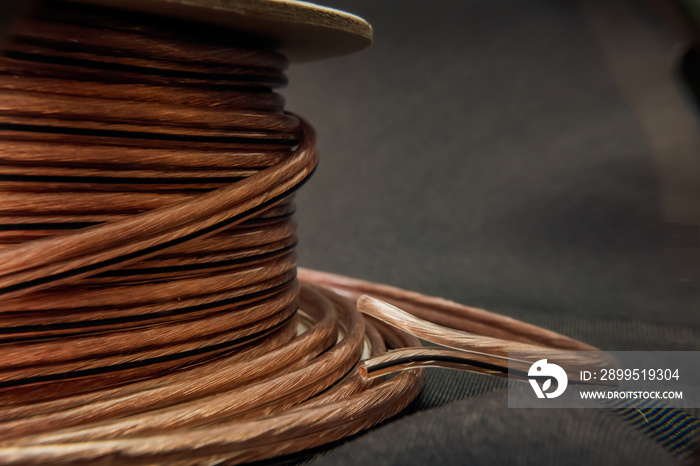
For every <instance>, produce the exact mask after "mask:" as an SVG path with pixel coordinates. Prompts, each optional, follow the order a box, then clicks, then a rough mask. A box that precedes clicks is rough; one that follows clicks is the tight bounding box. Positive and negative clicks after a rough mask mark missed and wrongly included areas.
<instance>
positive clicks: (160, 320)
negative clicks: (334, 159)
mask: <svg viewBox="0 0 700 466" xmlns="http://www.w3.org/2000/svg"><path fill="white" fill-rule="evenodd" d="M274 45H275V44H270V43H267V41H265V40H264V39H261V38H256V37H249V36H244V35H242V34H236V33H231V31H223V30H217V29H216V28H215V27H211V26H197V25H194V24H188V23H179V22H177V21H175V20H172V21H170V20H168V21H165V20H163V19H153V18H150V17H147V16H136V15H134V14H129V15H126V14H124V13H120V12H117V11H111V10H107V9H100V8H96V7H87V6H84V5H78V4H71V3H64V2H46V3H41V4H39V5H38V7H37V8H36V9H35V10H33V11H32V13H31V14H29V15H28V16H27V17H26V18H24V19H23V20H22V21H20V22H18V23H17V24H16V25H15V27H14V29H13V31H12V34H11V35H10V37H9V40H8V41H7V44H6V47H5V50H4V52H3V56H2V58H1V59H0V199H1V201H2V202H0V315H1V317H2V326H1V327H0V354H1V355H2V358H0V397H1V398H0V399H1V400H2V401H1V402H0V462H2V463H3V464H26V463H42V464H43V463H47V462H52V463H68V462H76V461H90V462H105V463H111V462H115V461H116V462H127V461H128V462H130V463H131V462H136V463H154V462H166V463H168V464H179V463H180V462H182V463H183V464H190V463H200V462H209V461H226V462H244V461H252V460H258V459H264V458H269V457H273V456H277V455H281V454H286V453H290V452H295V451H299V450H303V449H306V448H310V447H313V446H316V445H320V444H323V443H327V442H330V441H333V440H337V439H339V438H342V437H344V436H347V435H350V434H353V433H355V432H358V431H359V430H362V429H365V428H368V427H370V426H372V425H374V424H376V423H378V422H380V421H382V420H384V419H386V418H388V417H390V416H392V415H394V414H396V413H398V412H399V411H400V410H402V409H403V408H404V407H405V406H406V405H407V404H408V403H409V402H410V401H411V400H412V399H413V398H414V397H415V396H416V395H417V394H418V392H419V390H420V387H421V382H420V371H412V372H404V373H401V374H398V375H395V376H393V377H391V378H388V379H386V380H379V379H375V380H365V379H363V378H362V377H360V374H359V371H358V367H359V363H360V360H361V359H362V358H363V357H368V356H379V355H381V354H383V353H384V352H385V351H386V345H387V344H388V345H389V346H391V347H411V346H418V341H417V339H416V338H415V337H412V336H409V335H407V334H405V333H403V332H400V331H397V330H393V329H392V328H391V327H389V326H386V325H384V324H382V323H380V322H378V321H375V320H369V319H368V318H363V317H362V316H361V315H360V314H359V313H358V311H357V310H356V308H355V306H354V305H353V304H352V302H351V301H349V300H348V299H346V298H344V297H341V296H340V295H338V294H336V293H334V292H332V291H331V290H330V289H329V288H328V287H327V286H319V285H320V284H322V283H323V282H324V281H327V279H328V277H329V276H323V275H318V274H317V273H316V274H317V275H314V273H315V272H310V271H304V272H303V273H304V274H305V277H306V278H305V280H304V282H305V283H303V284H302V285H300V284H299V282H298V281H297V279H296V259H295V255H294V245H295V243H296V238H295V236H294V230H295V227H294V222H293V220H292V219H291V217H292V214H293V212H294V205H293V203H292V195H293V192H294V191H295V190H296V189H297V188H298V187H299V186H300V185H301V184H302V183H303V182H304V181H305V180H306V179H307V178H308V177H309V176H310V174H311V173H312V172H313V170H314V167H315V165H316V161H317V159H316V153H315V144H314V134H313V130H312V129H311V128H310V126H309V125H308V124H306V123H305V122H304V121H303V120H301V119H299V118H298V117H296V116H294V115H292V114H290V113H288V112H285V111H284V109H283V99H282V98H281V97H280V96H279V95H277V94H275V93H274V92H273V89H274V88H276V87H279V86H281V85H283V84H284V83H285V82H286V78H285V77H284V74H283V69H284V67H285V66H286V60H285V58H284V57H283V56H282V55H280V54H278V53H276V52H274ZM302 278H303V277H302ZM313 283H317V284H319V285H315V284H313ZM336 285H337V283H336ZM345 285H346V286H345V291H347V290H351V289H353V286H352V285H348V283H345ZM340 288H343V287H342V286H341V287H340ZM361 288H362V287H357V288H356V289H355V291H356V292H357V291H358V290H360V289H361ZM399 294H400V293H399ZM395 297H396V296H395ZM409 297H410V296H409ZM409 304H410V303H409ZM414 304H415V303H414ZM414 307H415V306H414ZM420 309H423V311H422V312H423V314H424V315H422V316H423V317H426V318H430V317H435V316H434V315H433V314H437V315H438V322H442V321H440V320H439V319H440V317H439V316H443V317H442V319H443V320H445V319H446V320H447V321H449V322H452V323H454V322H453V321H455V319H457V320H459V319H462V320H469V319H470V318H471V317H470V316H469V315H461V317H460V316H459V313H457V314H454V313H453V314H454V315H451V314H449V313H445V312H443V311H444V310H442V309H436V310H434V311H433V313H432V314H431V313H430V310H429V309H428V308H427V307H425V306H424V307H422V308H421V307H420V306H418V307H416V308H415V309H413V308H412V309H409V310H411V311H412V312H413V311H417V312H418V313H419V315H420V312H421V311H420ZM482 312H485V311H482ZM425 313H428V314H430V315H425ZM486 314H489V313H486ZM486 314H484V315H486ZM449 322H448V323H449ZM460 322H461V320H460ZM442 323H444V322H442ZM519 324H521V325H525V324H522V323H517V322H515V321H507V322H506V320H504V318H500V317H498V316H493V315H492V318H491V320H490V321H489V322H486V323H484V324H478V323H476V324H474V325H476V326H477V327H478V329H477V330H481V331H485V332H486V334H489V333H488V332H492V333H493V332H496V333H498V334H499V335H501V336H503V335H505V336H506V337H509V336H512V334H513V333H517V332H514V331H513V329H514V328H517V327H518V325H519ZM504 325H505V327H507V328H506V329H505V330H504V329H503V328H502V327H504ZM526 327H527V326H526ZM457 328H460V327H459V325H457ZM499 328H500V330H499ZM527 328H528V329H530V327H527ZM471 330H474V329H473V328H472V329H471ZM530 337H531V338H530V340H533V342H536V343H538V344H548V343H551V342H552V341H551V339H552V338H555V334H553V333H552V332H549V333H548V332H546V331H542V332H539V333H538V332H535V333H534V334H532V335H530ZM559 337H560V336H558V337H556V338H559ZM523 338H525V337H523ZM528 338H529V337H528ZM561 338H565V337H561ZM521 339H522V338H521ZM530 340H528V341H530ZM543 340H544V343H543ZM504 341H506V342H507V341H508V340H504ZM562 341H563V340H562ZM566 341H573V340H566ZM573 347H576V348H582V347H585V345H582V344H581V345H578V346H577V345H576V344H573ZM363 353H364V356H363Z"/></svg>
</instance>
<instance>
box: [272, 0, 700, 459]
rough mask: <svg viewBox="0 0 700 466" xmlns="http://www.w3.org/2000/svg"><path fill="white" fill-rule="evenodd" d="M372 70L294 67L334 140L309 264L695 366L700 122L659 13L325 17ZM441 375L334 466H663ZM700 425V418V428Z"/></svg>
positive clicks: (624, 432)
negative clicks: (370, 40) (363, 41)
mask: <svg viewBox="0 0 700 466" xmlns="http://www.w3.org/2000/svg"><path fill="white" fill-rule="evenodd" d="M323 3H324V4H327V5H329V6H334V7H339V8H341V9H346V10H348V11H350V12H353V13H357V14H359V15H361V16H363V17H365V18H366V19H368V20H369V21H370V23H372V24H373V26H374V30H375V41H374V45H373V46H372V48H371V49H369V50H368V51H366V52H363V53H360V54H357V55H354V56H351V57H346V58H341V59H335V60H331V61H327V62H322V63H314V64H309V65H303V66H294V67H292V68H291V69H290V70H289V76H290V86H289V88H288V89H287V90H286V91H285V96H286V97H287V108H289V109H290V110H292V111H294V112H297V113H298V114H300V115H303V116H304V117H305V118H307V119H308V120H309V121H310V122H312V124H313V125H314V126H315V127H316V129H317V131H318V134H319V148H320V152H321V162H320V166H319V168H318V170H317V173H316V174H315V176H314V177H313V179H312V180H311V181H310V182H309V183H308V184H307V185H306V186H305V187H304V189H303V190H301V191H300V193H299V195H298V220H299V224H300V229H299V236H300V246H299V251H300V262H301V264H302V265H304V266H306V267H312V268H318V269H321V270H328V271H331V272H334V273H341V274H346V275H349V276H354V277H358V278H363V279H368V280H373V281H377V282H382V283H388V284H392V285H396V286H400V287H403V288H407V289H412V290H416V291H420V292H423V293H426V294H431V295H437V296H443V297H446V298H449V299H452V300H455V301H458V302H462V303H465V304H470V305H475V306H480V307H484V308H486V309H490V310H494V311H497V312H500V313H503V314H506V315H510V316H513V317H516V318H520V319H523V320H526V321H529V322H533V323H535V324H538V325H543V326H545V327H548V328H551V329H554V330H557V331H560V332H562V333H565V334H568V335H571V336H573V337H576V338H579V339H582V340H584V341H587V342H589V343H592V344H594V345H598V346H600V347H601V348H604V349H609V350H671V349H673V350H698V349H700V312H698V311H699V302H700V299H699V297H700V267H698V259H700V228H699V227H698V226H699V225H700V215H697V213H698V212H700V210H698V206H700V195H699V194H698V188H700V176H696V175H697V174H698V171H697V167H698V166H699V165H698V164H699V163H700V150H698V151H695V149H696V143H697V138H698V134H700V131H698V129H700V128H698V120H697V111H696V110H695V109H694V108H693V107H692V105H693V102H692V99H690V98H687V96H686V94H685V92H686V91H685V89H684V88H683V87H682V82H681V80H680V79H678V77H677V69H676V64H677V62H678V59H679V57H680V53H679V49H678V45H677V39H676V37H675V35H674V34H673V32H672V31H671V30H670V28H669V27H668V25H667V22H665V21H662V20H661V19H660V17H659V15H658V13H657V12H655V10H654V9H653V7H652V6H651V4H649V3H647V2H645V1H643V0H639V1H636V0H613V1H608V0H579V1H560V0H534V1H528V2H515V1H507V0H449V1H447V0H442V1H437V2H426V1H422V0H401V1H376V0H355V1H352V0H328V1H324V2H323ZM502 387H503V382H502V381H500V380H496V379H490V378H488V377H483V376H479V375H472V374H460V373H457V372H450V371H433V372H429V373H427V374H426V386H425V389H424V390H423V393H422V394H421V396H420V397H419V399H418V400H417V401H416V402H415V403H414V404H413V405H412V406H411V407H410V408H409V410H408V411H407V413H405V414H404V415H403V416H402V417H400V418H399V419H396V420H393V421H390V422H388V423H387V424H385V425H384V426H382V427H379V428H377V429H373V430H371V431H370V432H369V433H366V434H363V435H360V436H358V438H356V439H352V440H350V441H348V442H347V443H346V444H343V445H341V446H340V447H338V448H337V449H336V450H334V451H332V452H331V453H330V454H329V455H328V456H326V457H325V458H323V459H322V460H321V463H322V464H426V463H428V464H433V463H440V464H448V463H450V464H451V463H458V464H459V463H461V464H664V462H668V461H673V459H672V457H671V456H670V455H669V454H668V453H667V452H665V451H664V450H663V448H662V447H661V446H660V444H659V443H657V442H656V441H654V440H653V439H652V438H651V437H650V436H649V435H646V434H644V432H643V426H642V427H640V425H639V423H637V424H635V422H630V420H629V419H626V418H625V416H621V415H618V414H616V413H614V412H613V411H598V410H582V411H569V410H539V411H523V410H509V409H508V408H507V407H506V406H507V404H506V402H505V399H504V395H503V393H502ZM692 413H693V414H695V415H697V414H698V413H697V410H695V411H693V412H692Z"/></svg>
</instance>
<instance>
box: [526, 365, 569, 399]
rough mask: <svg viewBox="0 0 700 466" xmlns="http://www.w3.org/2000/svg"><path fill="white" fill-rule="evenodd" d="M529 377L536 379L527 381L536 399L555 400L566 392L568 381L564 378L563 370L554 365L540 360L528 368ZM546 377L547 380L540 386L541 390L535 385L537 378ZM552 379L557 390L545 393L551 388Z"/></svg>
mask: <svg viewBox="0 0 700 466" xmlns="http://www.w3.org/2000/svg"><path fill="white" fill-rule="evenodd" d="M527 375H529V376H530V377H536V378H534V379H528V382H530V385H532V389H533V390H534V391H535V395H537V398H544V397H547V398H556V397H558V396H559V395H561V394H562V393H564V390H566V386H567V385H568V383H569V379H568V377H567V376H566V372H564V369H562V368H561V367H559V366H557V365H556V364H551V363H548V362H547V360H546V359H540V360H539V361H537V362H535V363H534V364H533V365H532V366H530V370H529V371H528V372H527ZM544 377H548V379H547V380H545V381H544V383H543V384H542V388H540V385H539V384H538V383H537V379H538V378H544ZM552 379H554V380H556V381H557V388H556V390H554V391H553V392H547V390H549V388H550V387H551V386H552Z"/></svg>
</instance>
